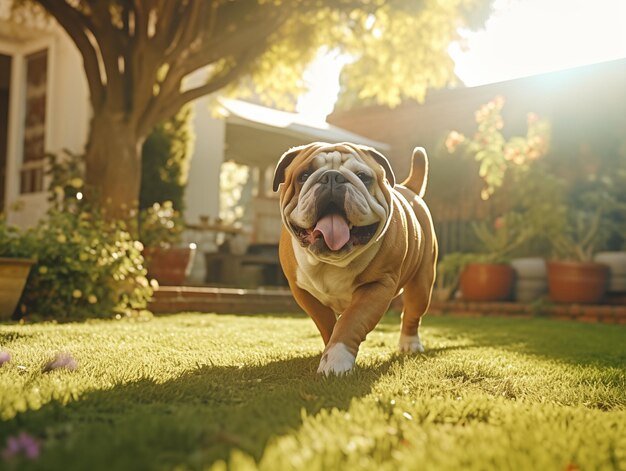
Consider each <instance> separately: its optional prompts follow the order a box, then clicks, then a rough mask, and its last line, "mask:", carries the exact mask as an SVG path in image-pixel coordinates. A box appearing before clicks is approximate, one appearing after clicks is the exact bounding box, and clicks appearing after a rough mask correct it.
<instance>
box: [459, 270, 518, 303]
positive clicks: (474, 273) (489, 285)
mask: <svg viewBox="0 0 626 471" xmlns="http://www.w3.org/2000/svg"><path fill="white" fill-rule="evenodd" d="M514 273H515V272H514V271H513V268H512V267H511V266H510V265H507V264H504V263H470V264H469V265H467V267H465V270H463V273H461V280H460V286H461V293H462V294H463V299H464V300H466V301H504V300H506V299H508V298H509V297H510V296H511V290H512V288H513V278H514Z"/></svg>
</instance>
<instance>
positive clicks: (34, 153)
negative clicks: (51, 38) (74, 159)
mask: <svg viewBox="0 0 626 471" xmlns="http://www.w3.org/2000/svg"><path fill="white" fill-rule="evenodd" d="M25 62H26V89H25V104H24V105H25V106H24V108H25V119H24V153H23V158H22V162H23V164H22V171H21V175H20V193H35V192H39V191H42V190H43V174H44V164H45V155H46V154H45V137H46V136H45V131H46V90H47V85H48V51H47V50H43V51H39V52H36V53H34V54H30V55H28V56H26V58H25Z"/></svg>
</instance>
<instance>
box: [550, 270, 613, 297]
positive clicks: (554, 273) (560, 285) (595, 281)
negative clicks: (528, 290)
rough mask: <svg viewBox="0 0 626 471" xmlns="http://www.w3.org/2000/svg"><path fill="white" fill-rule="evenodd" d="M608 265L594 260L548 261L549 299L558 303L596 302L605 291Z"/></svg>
mask: <svg viewBox="0 0 626 471" xmlns="http://www.w3.org/2000/svg"><path fill="white" fill-rule="evenodd" d="M608 278H609V267H608V266H607V265H604V264H602V263H595V262H574V261H562V262H561V261H551V262H548V288H549V292H550V299H552V301H555V302H558V303H579V304H596V303H599V302H600V301H602V299H603V298H604V295H605V293H606V287H607V281H608Z"/></svg>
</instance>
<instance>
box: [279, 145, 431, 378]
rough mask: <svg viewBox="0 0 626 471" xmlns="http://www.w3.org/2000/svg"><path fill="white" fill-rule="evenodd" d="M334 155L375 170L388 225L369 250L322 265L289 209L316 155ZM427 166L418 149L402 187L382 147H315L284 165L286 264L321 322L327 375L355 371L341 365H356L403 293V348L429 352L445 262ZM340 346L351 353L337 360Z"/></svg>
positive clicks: (305, 304) (293, 153) (297, 293)
mask: <svg viewBox="0 0 626 471" xmlns="http://www.w3.org/2000/svg"><path fill="white" fill-rule="evenodd" d="M332 151H339V152H341V153H350V155H349V156H348V157H347V158H355V159H361V161H363V162H366V163H367V165H368V166H370V168H372V169H373V170H374V172H375V175H376V181H377V187H378V190H381V192H382V193H380V192H378V193H377V194H378V195H379V196H378V198H379V200H381V196H380V195H381V194H382V195H383V199H384V201H381V204H382V205H383V206H387V220H386V221H381V224H380V228H379V230H378V232H377V233H376V235H375V236H374V237H373V238H372V239H371V240H370V241H369V242H368V243H367V244H366V245H364V246H359V247H358V248H355V249H353V250H352V251H351V253H349V254H345V256H342V257H339V258H338V259H337V260H334V259H331V260H325V261H320V260H319V259H316V258H315V257H314V256H312V255H311V254H310V253H308V251H307V248H306V247H302V246H301V245H300V244H299V242H298V240H297V238H296V237H294V234H293V233H292V232H291V230H290V229H289V228H288V227H287V226H288V217H289V215H288V214H285V212H286V211H285V207H287V206H288V205H289V204H290V202H291V203H293V202H294V198H296V199H297V198H299V197H300V195H299V188H298V186H299V185H298V184H297V183H296V180H295V178H296V176H297V175H298V174H299V172H301V171H302V169H304V168H306V167H307V165H309V164H310V162H311V159H313V158H315V156H316V155H318V154H320V153H321V152H332ZM427 162H428V161H427V157H426V153H425V152H424V150H423V149H421V148H416V149H415V151H414V153H413V164H412V170H411V174H410V176H409V178H408V179H407V180H405V181H404V182H403V183H402V184H400V185H394V183H395V177H394V176H393V172H392V170H391V167H390V166H389V163H388V162H387V160H386V159H385V158H384V157H383V156H382V155H381V154H380V153H378V152H377V151H375V150H374V149H371V148H368V147H364V146H357V145H354V144H349V143H341V144H335V145H331V144H326V143H314V144H310V145H308V146H303V147H300V148H296V149H292V150H290V151H288V152H286V153H285V154H284V155H283V157H282V158H281V160H280V162H279V163H278V165H277V167H276V172H275V179H274V189H275V190H276V189H277V188H278V186H279V184H280V183H282V184H283V185H282V187H281V190H280V204H281V212H282V214H283V221H284V222H285V224H284V225H283V229H282V234H281V239H280V250H279V253H280V261H281V265H282V267H283V271H284V273H285V276H286V277H287V280H288V282H289V286H290V288H291V291H292V293H293V295H294V297H295V299H296V301H297V302H298V304H299V305H300V306H301V307H302V309H304V310H305V311H306V312H307V313H308V314H309V316H310V317H311V318H312V319H313V321H314V322H315V324H316V325H317V328H318V329H319V331H320V333H321V335H322V338H323V340H324V344H325V345H326V349H325V352H324V355H323V356H322V363H321V364H320V371H321V372H323V373H326V374H328V373H329V372H332V373H342V372H344V371H346V370H349V369H350V368H351V367H352V365H351V364H349V363H350V360H349V359H347V360H346V363H345V365H344V366H337V361H338V360H336V358H339V357H341V358H348V357H349V355H352V357H353V358H352V360H351V361H352V364H353V363H354V358H355V357H356V354H357V352H358V349H359V345H360V344H361V342H363V340H365V337H366V336H367V334H368V333H369V332H370V331H371V330H372V329H374V327H375V326H376V325H377V324H378V322H379V321H380V319H381V317H382V316H383V314H384V313H385V312H386V311H387V309H388V307H389V305H390V303H391V300H392V299H393V298H394V297H395V296H397V295H398V294H399V293H400V292H401V291H404V309H403V314H402V328H401V330H402V335H401V343H400V349H401V350H403V351H415V350H418V349H421V344H420V341H419V336H418V328H419V325H420V320H421V317H422V316H423V314H424V313H425V312H426V310H427V309H428V305H429V303H430V297H431V293H432V287H433V283H434V279H435V267H436V260H437V239H436V236H435V232H434V228H433V223H432V219H431V216H430V212H429V210H428V208H427V207H426V205H425V203H424V201H423V199H422V196H423V193H424V190H425V187H426V178H427V168H428V166H427V165H428V164H427ZM291 206H293V204H292V205H291ZM331 255H333V254H331ZM411 342H412V343H411ZM339 344H343V346H345V348H343V347H342V348H341V349H340V350H341V351H340V352H339V357H337V355H336V354H331V353H332V352H331V351H333V347H335V346H338V345H339ZM334 351H335V353H337V351H338V349H336V348H335V349H334ZM329 354H331V355H330V357H329ZM333 355H334V356H333Z"/></svg>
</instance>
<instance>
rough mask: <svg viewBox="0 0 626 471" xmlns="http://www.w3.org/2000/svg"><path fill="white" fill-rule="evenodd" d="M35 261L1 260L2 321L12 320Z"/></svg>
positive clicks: (0, 311)
mask: <svg viewBox="0 0 626 471" xmlns="http://www.w3.org/2000/svg"><path fill="white" fill-rule="evenodd" d="M33 263H35V262H34V261H33V260H30V259H24V258H0V320H7V319H10V318H11V316H12V315H13V312H15V308H16V307H17V303H18V302H19V300H20V297H21V296H22V291H23V289H24V286H25V285H26V280H27V279H28V274H29V273H30V268H31V267H32V265H33Z"/></svg>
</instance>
